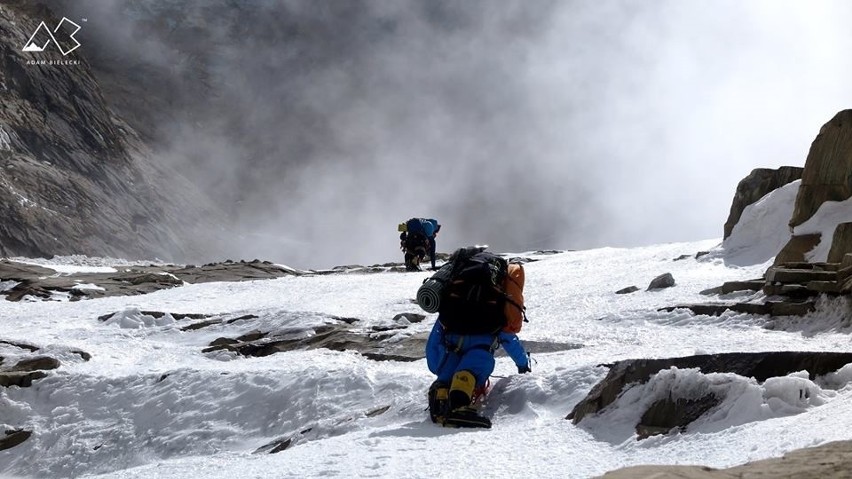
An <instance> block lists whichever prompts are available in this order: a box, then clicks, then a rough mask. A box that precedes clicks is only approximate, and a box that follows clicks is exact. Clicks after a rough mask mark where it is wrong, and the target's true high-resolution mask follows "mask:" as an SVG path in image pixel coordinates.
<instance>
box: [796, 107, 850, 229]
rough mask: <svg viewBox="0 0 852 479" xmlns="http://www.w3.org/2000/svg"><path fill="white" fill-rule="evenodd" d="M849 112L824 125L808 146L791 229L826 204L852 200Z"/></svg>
mask: <svg viewBox="0 0 852 479" xmlns="http://www.w3.org/2000/svg"><path fill="white" fill-rule="evenodd" d="M849 171H852V110H843V111H841V112H839V113H837V114H836V115H835V116H834V118H832V119H831V120H829V122H828V123H826V124H825V125H823V127H822V128H821V129H820V131H819V134H818V135H817V137H816V139H814V141H813V143H811V148H810V151H808V158H807V160H806V161H805V169H804V172H803V173H802V185H801V187H799V194H798V196H796V204H795V206H794V209H793V217H792V218H790V226H791V227H796V226H798V225H800V224H802V223H804V222H805V221H807V220H808V219H809V218H810V217H811V216H813V214H814V213H816V211H817V210H818V209H819V207H820V206H821V205H822V204H823V203H825V202H826V201H843V200H845V199H847V198H849V197H850V196H852V176H850V175H849Z"/></svg>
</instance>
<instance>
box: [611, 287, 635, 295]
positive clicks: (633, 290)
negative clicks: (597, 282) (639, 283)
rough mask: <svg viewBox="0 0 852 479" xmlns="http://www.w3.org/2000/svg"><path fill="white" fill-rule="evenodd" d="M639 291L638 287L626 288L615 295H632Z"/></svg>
mask: <svg viewBox="0 0 852 479" xmlns="http://www.w3.org/2000/svg"><path fill="white" fill-rule="evenodd" d="M636 291H639V288H638V287H636V286H628V287H626V288H621V289H619V290H618V291H616V292H615V294H630V293H635V292H636Z"/></svg>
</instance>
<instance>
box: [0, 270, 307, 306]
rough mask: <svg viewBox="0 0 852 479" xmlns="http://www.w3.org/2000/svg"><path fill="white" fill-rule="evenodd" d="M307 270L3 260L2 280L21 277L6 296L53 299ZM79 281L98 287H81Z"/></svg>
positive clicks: (132, 292)
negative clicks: (82, 267)
mask: <svg viewBox="0 0 852 479" xmlns="http://www.w3.org/2000/svg"><path fill="white" fill-rule="evenodd" d="M300 274H304V272H302V271H298V270H294V269H291V268H287V267H284V266H281V265H276V264H273V263H270V262H268V261H260V260H253V261H248V262H247V261H237V262H235V261H230V260H229V261H225V262H222V263H210V264H206V265H204V266H193V265H189V266H176V265H150V266H132V267H127V268H124V269H123V270H121V271H118V272H115V273H76V274H70V275H57V274H56V272H55V271H53V270H50V269H46V268H43V267H41V266H34V265H28V264H23V263H15V262H10V261H7V260H4V261H3V262H0V281H9V280H11V281H17V282H18V284H17V285H16V286H15V287H14V288H12V289H11V290H9V291H6V292H5V293H4V294H5V295H6V299H7V300H9V301H20V300H21V299H22V298H24V297H25V296H33V297H37V298H42V299H49V298H51V297H52V296H53V295H54V294H55V293H62V294H67V295H69V296H70V299H71V300H77V299H85V298H97V297H103V296H125V295H136V294H146V293H153V292H155V291H159V290H161V289H169V288H174V287H179V286H182V285H183V284H185V283H190V284H192V283H207V282H213V281H253V280H261V279H273V278H280V277H283V276H289V275H300ZM79 284H94V285H95V286H97V288H85V289H80V288H78V287H77V286H78V285H79Z"/></svg>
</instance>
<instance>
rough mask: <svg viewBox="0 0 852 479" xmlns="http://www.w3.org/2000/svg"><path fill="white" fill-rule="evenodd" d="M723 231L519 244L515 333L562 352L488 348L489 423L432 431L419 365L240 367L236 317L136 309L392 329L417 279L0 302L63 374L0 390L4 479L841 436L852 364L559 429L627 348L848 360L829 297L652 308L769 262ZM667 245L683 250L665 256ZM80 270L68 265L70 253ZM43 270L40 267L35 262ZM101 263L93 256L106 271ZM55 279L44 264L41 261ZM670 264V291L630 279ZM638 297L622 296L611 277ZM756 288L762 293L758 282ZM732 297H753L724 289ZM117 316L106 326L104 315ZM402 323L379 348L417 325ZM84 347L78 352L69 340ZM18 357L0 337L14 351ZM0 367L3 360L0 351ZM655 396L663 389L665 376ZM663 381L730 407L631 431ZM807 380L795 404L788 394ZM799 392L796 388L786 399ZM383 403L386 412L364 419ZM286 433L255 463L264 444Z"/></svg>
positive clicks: (304, 356) (733, 385)
mask: <svg viewBox="0 0 852 479" xmlns="http://www.w3.org/2000/svg"><path fill="white" fill-rule="evenodd" d="M717 245H718V241H717V240H710V241H701V242H694V243H678V244H664V245H656V246H649V247H642V248H631V249H616V248H602V249H595V250H588V251H575V252H565V253H561V254H555V255H536V254H532V253H530V254H526V256H529V257H533V258H535V259H538V260H539V261H536V262H531V263H528V264H527V265H526V270H527V287H526V290H525V292H526V297H527V306H528V313H529V318H530V321H531V322H530V323H528V324H527V325H526V326H525V329H524V331H522V333H521V338H522V339H526V340H535V341H544V342H556V343H575V344H580V345H582V347H580V348H577V349H572V350H568V351H563V352H555V353H539V354H533V359H534V363H533V373H532V374H528V375H517V374H515V368H514V365H513V364H512V363H511V360H510V359H508V358H507V357H505V356H502V357H499V358H498V361H497V368H496V370H495V372H494V377H492V384H493V389H492V392H491V394H490V396H489V399H488V401H487V403H486V405H485V408H484V412H485V414H486V415H488V416H490V417H491V418H492V420H493V422H494V427H493V428H492V429H491V430H448V429H443V428H440V427H436V426H435V425H433V424H431V423H430V422H429V419H428V417H427V414H426V412H425V411H424V408H425V406H426V404H425V402H426V401H425V391H426V389H427V387H428V385H429V384H430V383H431V381H432V379H433V378H432V377H431V375H430V373H429V372H428V370H427V368H426V364H425V360H420V361H417V362H409V363H398V362H376V361H372V360H368V359H366V358H364V357H363V356H361V355H359V354H356V353H354V352H332V351H324V350H312V351H298V352H289V353H279V354H275V355H271V356H267V357H263V358H237V357H234V356H232V355H229V354H224V353H215V354H214V353H210V354H203V353H202V352H201V350H202V349H203V348H204V347H205V346H206V345H207V344H208V343H209V342H210V341H212V340H213V339H215V338H217V337H220V336H229V337H235V336H237V335H239V334H242V333H244V332H247V329H248V327H247V326H244V327H242V328H241V323H240V322H236V323H233V324H230V325H215V326H211V327H209V328H205V329H201V330H198V331H189V332H181V331H180V330H179V326H180V325H181V324H180V322H175V321H174V320H172V319H171V318H170V317H168V316H167V317H165V318H162V319H161V320H158V321H155V322H154V321H147V322H146V321H144V320H140V315H139V314H138V312H137V311H136V308H138V309H141V310H158V311H168V312H177V313H217V314H233V315H234V316H238V315H243V314H255V315H257V316H259V319H257V320H256V321H257V322H254V323H252V324H251V327H252V328H257V327H258V324H260V325H265V326H268V327H270V328H272V327H275V328H281V327H285V326H290V325H292V326H299V325H308V324H321V323H324V322H327V321H328V315H339V316H345V317H354V318H358V319H360V320H361V322H360V323H358V324H359V327H363V328H365V329H366V328H370V327H372V326H375V325H388V324H390V323H392V322H393V321H392V318H393V317H394V316H395V315H396V314H398V313H402V312H420V310H419V308H418V307H417V305H416V304H414V303H413V302H412V299H413V298H414V296H415V293H416V290H417V287H418V286H419V285H420V284H421V282H422V281H423V279H424V278H426V277H427V276H428V273H407V274H400V273H379V274H338V275H329V276H304V277H287V278H281V279H277V280H268V281H255V282H245V283H209V284H198V285H187V286H184V287H180V288H176V289H171V290H165V291H160V292H157V293H153V294H148V295H144V296H136V297H116V298H103V299H96V300H87V301H79V302H21V303H11V302H6V301H3V302H0V339H3V340H12V341H21V342H29V343H33V344H36V345H39V346H42V347H44V348H45V349H46V350H47V351H48V352H49V353H51V354H52V355H54V356H56V357H58V358H60V360H62V361H63V366H62V367H61V368H60V369H58V370H56V371H54V372H52V373H51V374H50V375H49V376H48V377H47V378H45V379H42V380H40V381H37V382H36V383H35V384H34V385H33V387H30V388H17V387H11V388H7V389H0V424H2V425H4V426H5V427H6V428H7V429H8V428H12V427H25V428H27V429H32V430H33V431H34V434H33V436H32V437H31V438H30V439H29V440H27V441H26V442H24V443H23V444H21V445H20V446H17V447H15V448H12V449H9V450H6V451H2V452H0V472H2V473H3V474H6V475H7V476H36V477H66V476H81V475H97V474H103V475H104V477H111V478H112V477H119V478H137V477H177V478H191V477H223V478H224V477H460V476H466V475H470V474H475V475H478V476H481V477H507V476H508V477H511V476H513V475H536V476H538V477H577V478H581V477H591V476H594V475H599V474H602V473H604V472H606V471H608V470H611V469H615V468H619V467H622V466H626V465H633V464H645V463H680V464H696V463H698V464H706V465H710V466H714V467H725V466H731V465H735V464H739V463H743V462H746V461H750V460H754V459H760V458H766V457H771V456H777V455H780V454H783V453H784V452H787V451H790V450H792V449H796V448H801V447H805V446H811V445H815V444H820V443H823V442H826V441H830V440H836V439H849V438H850V436H852V433H849V432H848V431H849V430H852V429H851V428H852V401H850V400H849V399H850V398H849V396H850V394H852V389H850V387H849V386H848V382H849V380H850V379H852V369H850V370H847V369H844V370H842V371H841V372H840V373H838V374H836V375H829V376H830V377H825V378H820V379H818V380H817V381H816V382H811V381H809V380H808V379H807V376H804V377H801V375H793V376H790V377H788V378H778V379H776V380H773V381H768V382H767V383H766V384H757V383H756V382H755V381H753V380H751V379H746V378H742V377H737V376H734V375H725V374H710V375H704V374H700V373H699V372H697V371H694V370H670V371H664V372H661V373H660V374H658V375H657V376H656V377H655V378H654V380H653V381H651V382H649V383H648V384H646V385H643V386H641V387H636V388H633V389H631V390H630V391H628V393H626V394H624V395H623V397H622V398H621V400H620V401H619V402H617V403H616V404H615V405H614V407H612V408H611V409H610V410H608V412H607V413H606V414H604V415H602V416H600V417H597V418H591V419H588V420H586V421H584V422H583V423H581V424H580V425H579V426H575V425H572V424H571V422H570V421H566V420H564V417H565V415H566V414H567V413H568V412H570V410H571V408H572V407H573V406H574V404H576V403H577V402H578V401H579V400H580V399H581V398H582V397H583V396H584V395H585V394H586V393H587V392H588V391H589V389H590V388H591V387H592V386H593V385H594V384H595V383H596V382H597V381H598V380H600V379H602V378H603V376H604V375H605V374H606V371H607V370H606V368H604V367H601V366H599V365H600V364H602V363H608V362H612V361H615V360H618V359H626V358H646V357H669V356H683V355H691V354H696V353H712V352H727V351H768V350H826V351H845V350H848V347H849V336H848V332H849V329H848V326H847V323H845V322H844V321H843V317H844V312H845V308H846V305H845V304H842V303H838V302H827V301H826V302H823V303H821V304H820V307H819V309H818V310H817V311H816V312H814V313H812V314H811V315H810V316H808V317H806V318H804V319H798V318H797V319H790V320H784V319H781V320H775V321H774V323H773V329H768V328H766V327H765V326H766V325H767V324H768V323H769V322H770V319H768V318H766V317H755V316H749V315H744V314H734V313H730V312H729V313H726V314H725V315H722V316H720V317H707V316H693V315H691V314H690V313H688V312H687V311H685V310H676V311H674V312H671V313H665V312H657V311H656V309H657V308H659V307H663V306H671V305H674V304H678V303H688V302H705V301H707V300H708V299H709V298H708V297H706V296H702V295H700V294H699V292H700V291H701V290H703V289H706V288H710V287H714V286H718V285H719V284H721V283H722V282H724V281H728V280H741V279H750V278H756V277H759V276H760V275H761V274H762V273H763V272H764V270H765V269H766V267H767V266H768V263H763V264H759V265H752V266H742V267H738V266H730V265H726V264H725V261H724V259H723V257H722V255H720V254H718V251H719V249H718V248H716V249H715V250H714V253H711V254H709V255H707V256H705V257H703V258H701V259H700V260H696V259H694V255H695V253H696V252H698V251H702V250H704V251H706V250H712V249H714V247H715V246H717ZM681 255H689V257H688V258H686V259H682V260H678V261H675V258H678V257H679V256H681ZM78 263H79V262H78ZM48 266H49V265H48ZM103 266H108V265H97V267H103ZM57 269H60V268H57ZM666 272H670V273H672V275H673V276H674V278H675V280H676V283H677V285H676V286H675V287H673V288H669V289H666V290H660V291H653V292H652V291H645V290H644V289H645V287H646V286H647V285H648V283H649V282H650V281H651V280H652V279H653V278H654V277H656V276H658V275H660V274H662V273H666ZM630 285H636V286H638V287H639V288H640V291H638V292H635V293H632V294H625V295H616V294H614V292H615V291H616V290H618V289H621V288H623V287H626V286H630ZM752 295H753V296H754V299H755V300H757V299H759V295H760V293H754V294H752ZM734 297H735V298H736V299H737V300H739V301H743V300H748V299H749V295H745V294H739V295H731V298H734ZM116 311H123V312H124V313H123V315H121V318H120V319H116V320H114V321H109V322H102V321H99V320H98V319H97V318H98V316H101V315H104V314H107V313H112V312H116ZM433 321H434V316H429V317H428V318H427V320H426V321H424V322H422V323H418V324H414V325H411V326H410V327H409V328H407V329H406V330H404V332H402V333H400V334H399V336H398V337H397V338H395V339H404V337H406V336H409V335H412V334H416V333H421V332H425V331H428V329H429V328H430V327H431V325H432V323H433ZM73 348H79V349H82V350H84V351H86V352H89V353H91V355H92V359H91V360H90V361H88V362H84V361H83V360H82V359H80V357H79V356H78V355H76V354H73V353H70V352H69V350H70V349H73ZM19 351H20V350H18V349H16V348H13V347H11V346H6V345H2V344H0V355H5V356H8V358H7V361H8V362H9V363H12V362H13V360H14V355H15V354H18V353H17V352H19ZM7 364H8V363H7ZM664 386H665V387H664ZM667 387H678V388H686V389H696V390H706V389H707V388H713V389H715V390H725V391H727V392H728V399H727V400H726V402H725V403H724V404H723V405H722V407H720V408H719V410H718V411H716V412H715V413H714V414H712V415H711V416H710V417H707V418H703V419H701V420H700V421H699V422H698V423H696V424H694V425H693V426H692V427H690V429H689V430H688V431H686V432H684V433H681V434H676V435H673V436H666V437H653V438H650V439H647V440H643V441H637V440H636V437H635V435H634V434H633V431H632V425H633V424H634V423H635V420H636V419H637V414H640V411H641V409H640V405H641V404H645V403H647V402H648V401H651V400H653V398H654V394H660V393H659V391H661V390H663V391H665V390H667V389H666V388H667ZM803 390H807V391H808V394H806V395H803V394H801V391H803ZM800 396H807V397H806V398H804V399H800ZM385 407H388V409H387V411H386V412H384V413H383V414H377V415H372V414H371V415H369V416H368V415H367V413H369V412H375V411H377V410H379V409H380V408H385ZM287 437H292V438H293V439H294V441H293V445H292V446H291V447H290V448H289V449H287V450H285V451H283V452H280V453H277V454H252V452H253V451H254V450H256V449H257V448H259V447H261V446H263V445H265V444H268V443H270V442H271V441H273V440H276V439H282V438H287Z"/></svg>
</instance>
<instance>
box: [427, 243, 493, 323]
mask: <svg viewBox="0 0 852 479" xmlns="http://www.w3.org/2000/svg"><path fill="white" fill-rule="evenodd" d="M507 271H508V262H507V261H506V260H505V259H503V258H501V257H499V256H497V255H495V254H493V253H488V252H484V251H483V252H478V253H476V254H474V255H472V256H467V257H463V258H456V261H455V264H454V265H453V272H452V275H451V277H450V280H449V281H448V282H447V283H446V284H445V286H444V290H443V291H442V293H441V304H440V309H439V310H438V312H439V313H440V315H439V316H438V318H439V319H440V321H441V324H442V325H443V326H444V329H446V331H447V332H450V333H457V334H495V333H497V332H498V331H500V330H501V329H502V328H503V327H504V326H505V325H506V314H505V306H506V294H505V293H504V292H503V287H502V285H503V279H504V278H505V277H506V274H507Z"/></svg>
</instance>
